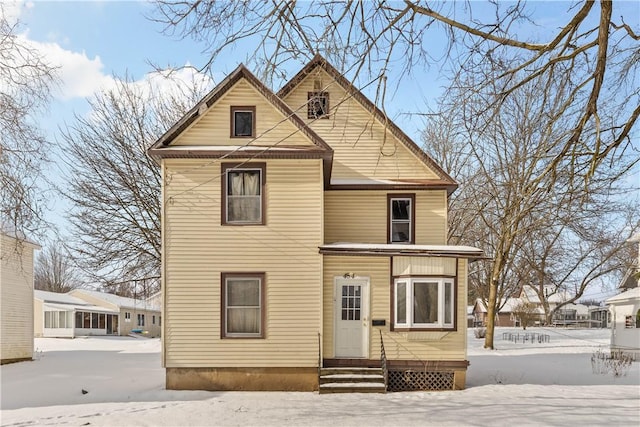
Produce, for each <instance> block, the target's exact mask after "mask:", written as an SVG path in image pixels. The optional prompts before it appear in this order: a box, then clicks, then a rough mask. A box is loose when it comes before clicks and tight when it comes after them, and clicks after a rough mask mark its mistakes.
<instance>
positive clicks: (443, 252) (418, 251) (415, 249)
mask: <svg viewBox="0 0 640 427" xmlns="http://www.w3.org/2000/svg"><path fill="white" fill-rule="evenodd" d="M320 252H322V253H326V252H355V253H383V254H391V255H393V254H399V255H427V256H452V257H455V256H458V257H469V258H476V259H477V258H481V257H483V251H482V249H478V248H474V247H473V246H454V245H409V244H401V243H395V244H382V243H349V242H338V243H329V244H326V245H322V246H320Z"/></svg>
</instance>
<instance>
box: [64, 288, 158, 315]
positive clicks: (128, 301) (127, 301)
mask: <svg viewBox="0 0 640 427" xmlns="http://www.w3.org/2000/svg"><path fill="white" fill-rule="evenodd" d="M76 291H77V292H79V293H86V294H87V295H90V296H92V297H94V298H99V299H101V300H103V301H105V302H108V303H111V304H114V305H116V306H118V307H121V308H146V309H148V310H154V307H152V306H150V305H149V304H148V303H147V302H146V301H145V300H143V299H134V298H127V297H121V296H119V295H114V294H108V293H106V292H100V291H95V290H91V289H76Z"/></svg>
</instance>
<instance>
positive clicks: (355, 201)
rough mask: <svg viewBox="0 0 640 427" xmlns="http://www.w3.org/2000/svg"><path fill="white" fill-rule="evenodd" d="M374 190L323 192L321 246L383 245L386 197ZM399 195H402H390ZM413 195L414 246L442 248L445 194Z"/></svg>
mask: <svg viewBox="0 0 640 427" xmlns="http://www.w3.org/2000/svg"><path fill="white" fill-rule="evenodd" d="M388 193H389V192H388V191H377V190H366V191H358V190H338V191H326V192H325V196H324V198H325V201H324V203H325V243H336V242H357V243H387V194H388ZM392 193H393V194H400V193H402V192H392ZM415 194H416V202H415V203H416V226H415V230H416V236H415V243H416V244H418V245H444V244H446V233H447V213H446V212H447V201H446V198H447V195H446V191H445V190H424V191H417V192H415Z"/></svg>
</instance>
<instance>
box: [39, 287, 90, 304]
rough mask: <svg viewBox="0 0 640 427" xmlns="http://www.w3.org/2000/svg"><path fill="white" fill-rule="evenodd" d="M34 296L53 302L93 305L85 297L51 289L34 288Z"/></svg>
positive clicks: (43, 300)
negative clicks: (51, 290)
mask: <svg viewBox="0 0 640 427" xmlns="http://www.w3.org/2000/svg"><path fill="white" fill-rule="evenodd" d="M33 297H34V298H35V299H37V300H40V301H42V302H52V303H58V304H73V305H81V306H92V305H93V304H90V303H88V302H86V301H85V300H83V299H80V298H77V297H74V296H72V295H69V294H66V293H65V294H61V293H58V292H49V291H41V290H38V289H34V290H33Z"/></svg>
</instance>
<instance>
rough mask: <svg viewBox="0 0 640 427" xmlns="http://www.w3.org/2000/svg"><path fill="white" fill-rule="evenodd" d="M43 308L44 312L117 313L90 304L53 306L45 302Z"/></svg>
mask: <svg viewBox="0 0 640 427" xmlns="http://www.w3.org/2000/svg"><path fill="white" fill-rule="evenodd" d="M43 308H44V309H45V311H48V310H46V309H53V310H56V311H71V310H74V311H91V312H94V313H115V314H117V313H118V311H117V310H110V309H108V308H104V307H98V306H97V305H91V304H85V305H77V304H54V303H48V302H45V303H44V304H43Z"/></svg>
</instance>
